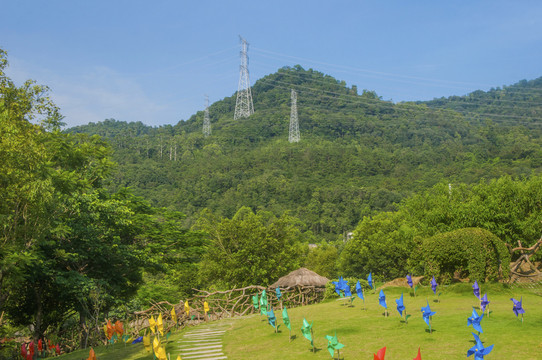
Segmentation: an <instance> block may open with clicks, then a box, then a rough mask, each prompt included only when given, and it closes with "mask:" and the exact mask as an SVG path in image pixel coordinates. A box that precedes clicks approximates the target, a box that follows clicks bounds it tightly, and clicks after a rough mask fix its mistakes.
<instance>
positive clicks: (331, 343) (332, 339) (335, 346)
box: [326, 332, 344, 359]
mask: <svg viewBox="0 0 542 360" xmlns="http://www.w3.org/2000/svg"><path fill="white" fill-rule="evenodd" d="M326 339H327V351H329V354H330V355H331V357H332V358H335V350H337V353H338V355H339V356H338V357H339V359H340V358H341V352H340V349H342V348H343V347H344V345H343V344H341V343H340V342H339V340H338V339H337V332H335V336H331V335H326Z"/></svg>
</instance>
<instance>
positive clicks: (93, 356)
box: [87, 348, 97, 360]
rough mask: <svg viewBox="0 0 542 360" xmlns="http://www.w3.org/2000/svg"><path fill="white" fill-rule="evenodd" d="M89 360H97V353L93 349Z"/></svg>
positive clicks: (89, 354)
mask: <svg viewBox="0 0 542 360" xmlns="http://www.w3.org/2000/svg"><path fill="white" fill-rule="evenodd" d="M87 360H97V359H96V353H95V352H94V349H93V348H90V351H89V353H88V359H87Z"/></svg>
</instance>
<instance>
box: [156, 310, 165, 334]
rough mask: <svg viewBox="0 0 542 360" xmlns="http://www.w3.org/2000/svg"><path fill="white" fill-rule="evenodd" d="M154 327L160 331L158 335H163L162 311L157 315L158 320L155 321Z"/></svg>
mask: <svg viewBox="0 0 542 360" xmlns="http://www.w3.org/2000/svg"><path fill="white" fill-rule="evenodd" d="M156 327H157V328H158V331H160V335H164V322H163V321H162V313H160V315H158V320H157V321H156Z"/></svg>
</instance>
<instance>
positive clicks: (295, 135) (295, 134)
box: [288, 89, 301, 143]
mask: <svg viewBox="0 0 542 360" xmlns="http://www.w3.org/2000/svg"><path fill="white" fill-rule="evenodd" d="M300 139H301V137H300V136H299V121H298V119H297V93H296V92H295V90H294V89H292V108H291V110H290V132H289V135H288V141H289V142H291V143H293V142H299V140H300Z"/></svg>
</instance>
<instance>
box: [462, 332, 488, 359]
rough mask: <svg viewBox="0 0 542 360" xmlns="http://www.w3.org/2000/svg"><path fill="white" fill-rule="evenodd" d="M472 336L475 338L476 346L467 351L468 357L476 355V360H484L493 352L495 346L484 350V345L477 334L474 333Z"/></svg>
mask: <svg viewBox="0 0 542 360" xmlns="http://www.w3.org/2000/svg"><path fill="white" fill-rule="evenodd" d="M472 336H474V340H475V341H476V345H474V346H473V347H472V348H470V349H469V350H468V351H467V357H469V356H471V355H472V354H474V360H483V359H484V356H486V355H487V354H489V353H490V352H491V350H493V345H491V346H488V347H486V348H484V344H482V341H481V340H480V338H479V337H478V335H476V334H475V333H472Z"/></svg>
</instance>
